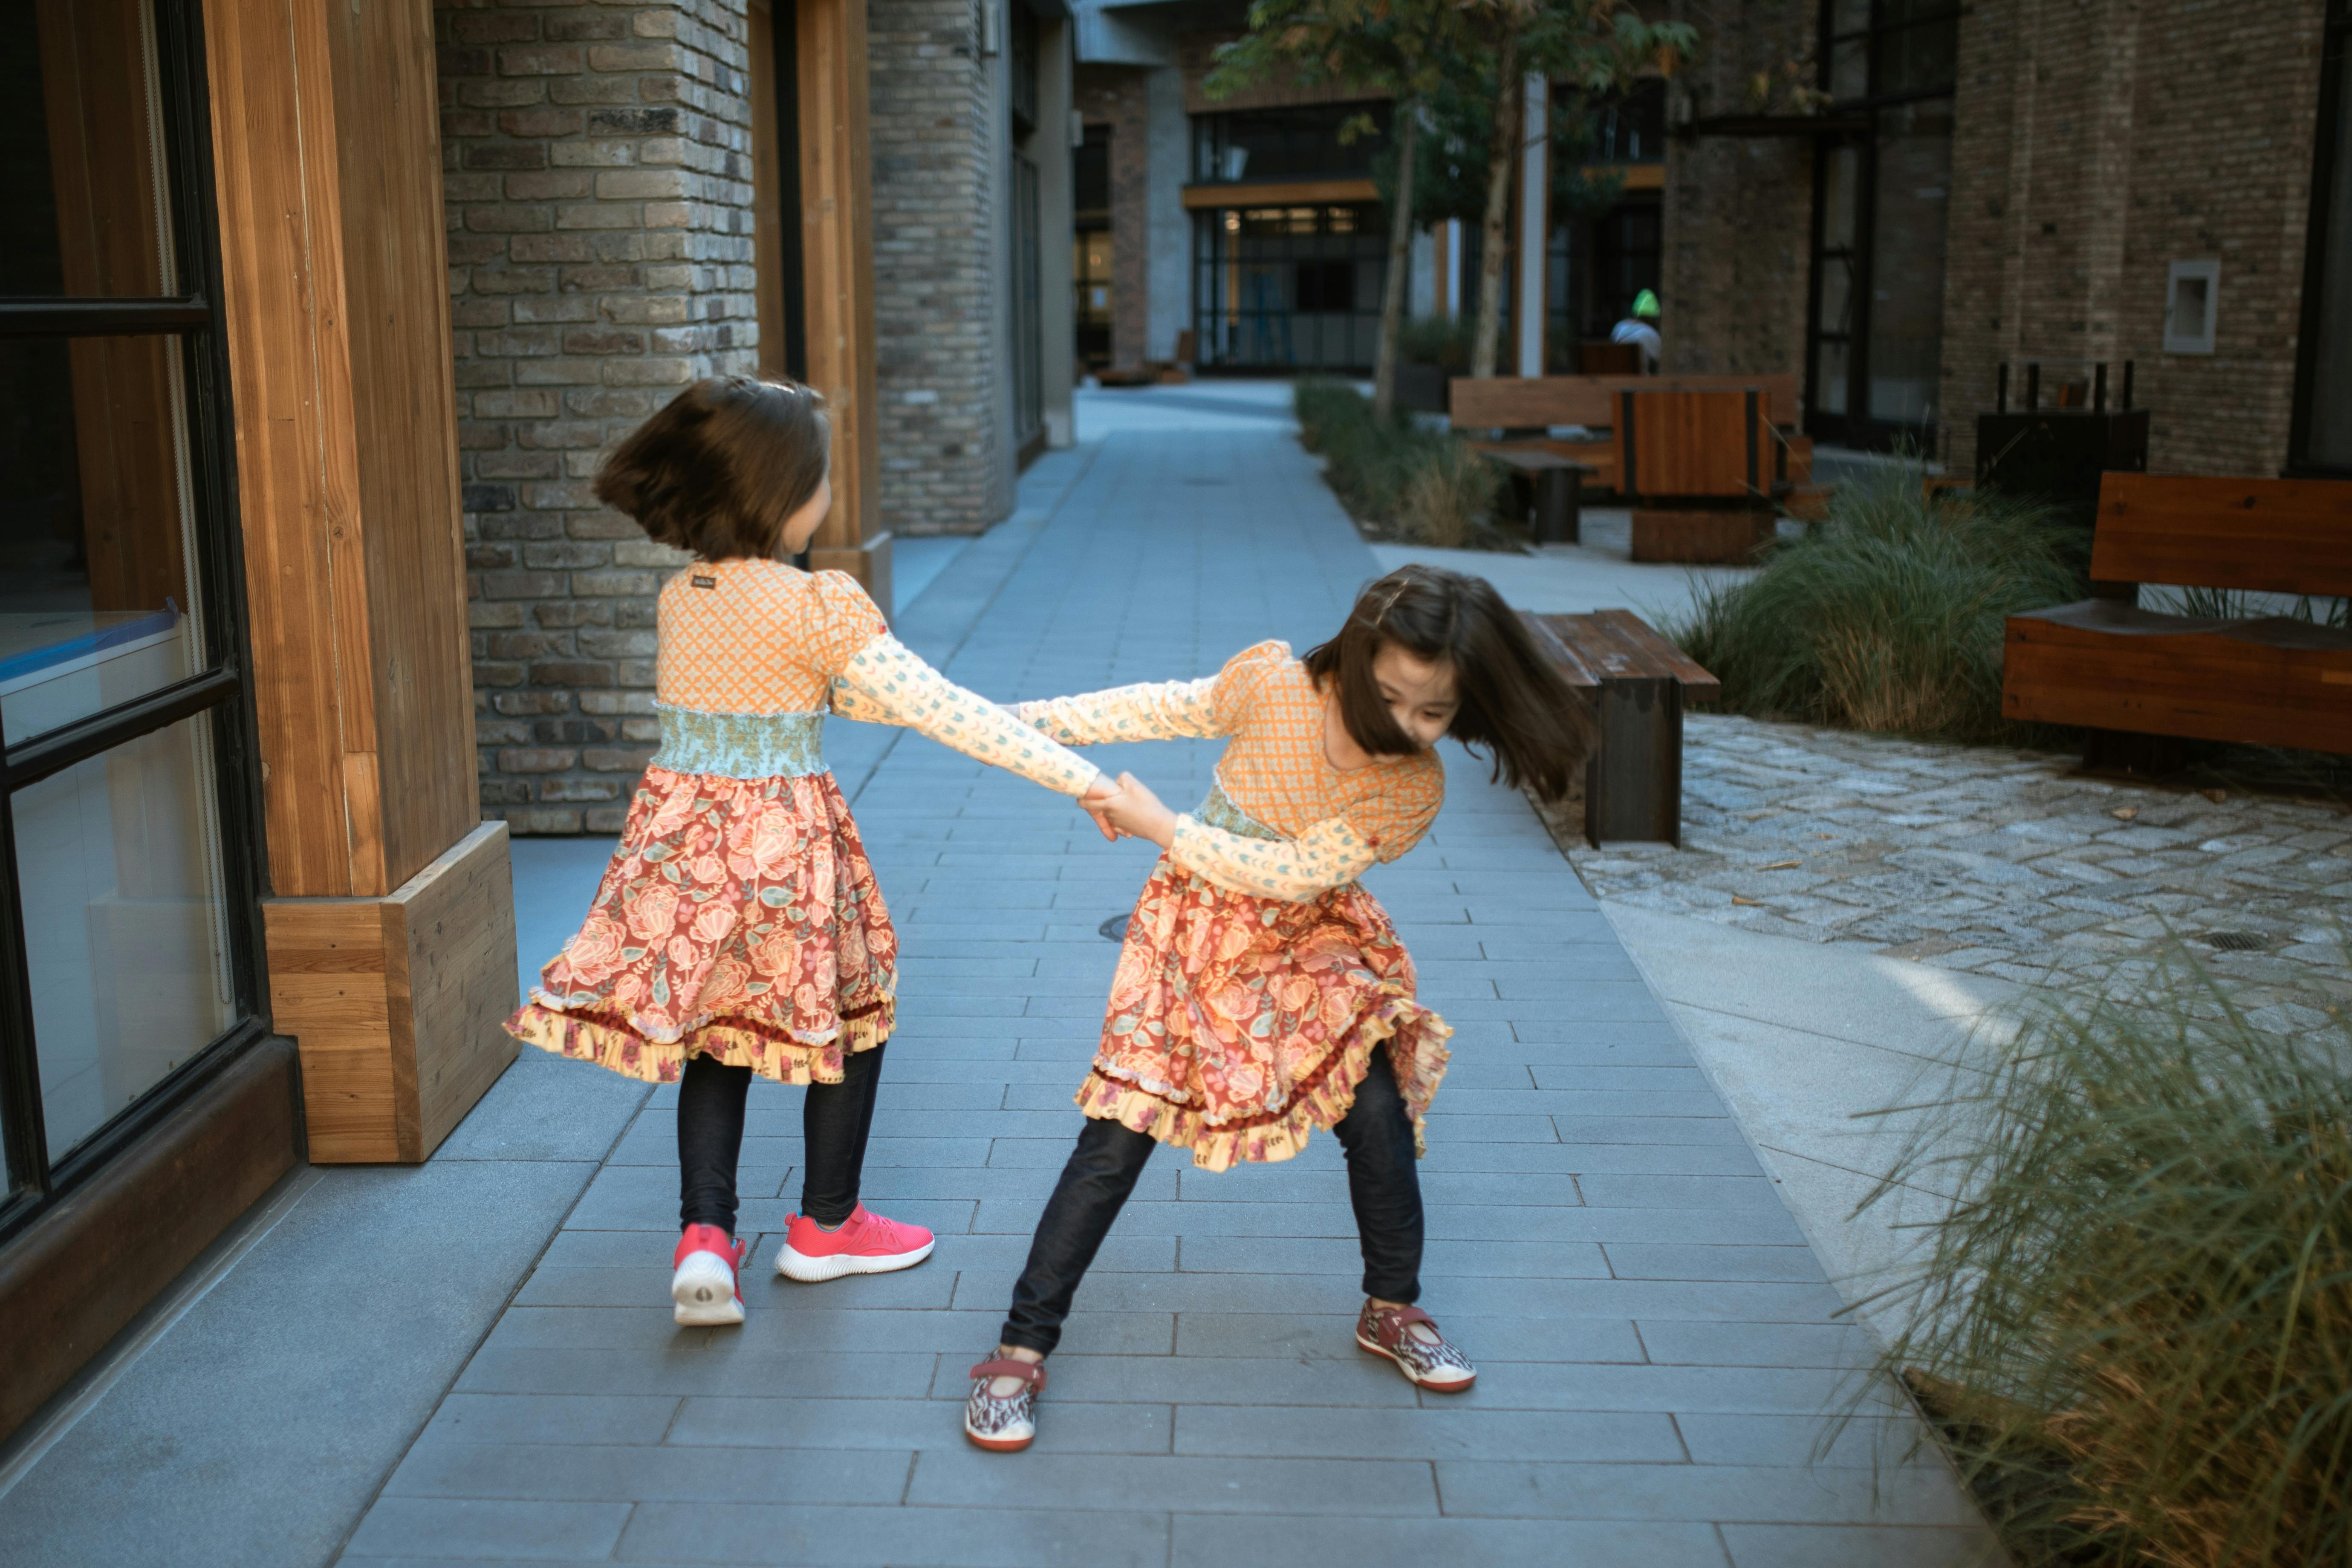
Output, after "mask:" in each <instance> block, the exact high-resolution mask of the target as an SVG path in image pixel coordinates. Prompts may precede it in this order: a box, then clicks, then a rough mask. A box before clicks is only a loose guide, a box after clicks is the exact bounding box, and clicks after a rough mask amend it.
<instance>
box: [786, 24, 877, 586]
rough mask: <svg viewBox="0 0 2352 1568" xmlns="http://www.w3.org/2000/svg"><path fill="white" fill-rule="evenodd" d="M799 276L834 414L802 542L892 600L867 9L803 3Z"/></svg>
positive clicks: (817, 557) (819, 377) (818, 560)
mask: <svg viewBox="0 0 2352 1568" xmlns="http://www.w3.org/2000/svg"><path fill="white" fill-rule="evenodd" d="M793 25H794V26H795V28H796V29H797V31H796V35H795V37H796V39H797V43H798V56H799V61H800V81H799V83H798V84H797V85H798V88H799V99H800V132H801V159H800V174H801V223H802V227H801V274H802V278H803V289H804V299H805V301H806V307H805V308H806V314H807V321H808V379H809V384H811V385H813V386H814V387H815V388H816V389H817V390H818V391H819V392H821V393H823V394H824V397H825V402H826V403H827V404H828V405H830V407H831V411H832V416H833V511H832V513H831V514H830V515H829V516H827V517H826V519H825V520H824V523H822V524H821V525H820V526H819V527H818V529H817V534H816V538H815V540H814V542H813V543H812V545H811V546H810V549H809V565H810V566H811V568H813V569H814V570H816V571H826V570H834V571H842V572H846V573H848V574H850V575H851V576H853V577H856V579H857V580H858V581H859V582H861V583H863V584H866V592H867V593H869V594H871V595H874V601H875V603H877V604H878V605H881V606H882V607H883V609H884V610H886V611H887V610H888V609H889V608H890V607H891V605H890V535H889V534H888V532H887V531H885V530H884V529H883V528H882V527H881V518H880V510H879V506H878V497H879V495H880V489H881V474H882V468H881V454H880V452H879V451H878V450H877V447H876V444H875V435H876V426H875V410H874V396H875V394H874V211H873V201H874V195H873V191H874V187H873V184H872V181H871V179H870V178H869V176H868V174H867V170H866V139H867V132H866V7H865V5H864V4H863V3H862V0H801V3H800V4H799V5H796V6H795V7H793Z"/></svg>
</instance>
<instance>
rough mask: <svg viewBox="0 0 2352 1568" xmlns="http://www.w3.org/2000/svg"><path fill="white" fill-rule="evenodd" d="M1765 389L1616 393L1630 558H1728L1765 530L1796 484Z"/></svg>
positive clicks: (1739, 559) (1736, 558) (1737, 557)
mask: <svg viewBox="0 0 2352 1568" xmlns="http://www.w3.org/2000/svg"><path fill="white" fill-rule="evenodd" d="M1612 438H1613V439H1614V441H1615V443H1616V447H1617V489H1618V490H1619V491H1620V492H1621V493H1622V495H1624V496H1625V497H1626V499H1628V500H1631V501H1632V502H1633V508H1634V510H1633V559H1634V560H1636V561H1674V562H1685V563H1715V564H1735V563H1743V562H1746V561H1748V560H1751V559H1752V558H1753V557H1754V556H1755V554H1756V552H1757V550H1758V549H1759V547H1761V546H1762V545H1763V544H1765V543H1766V542H1768V541H1769V540H1770V539H1771V538H1772V534H1773V529H1774V519H1775V517H1776V515H1777V514H1776V512H1775V510H1774V508H1775V505H1776V503H1777V502H1778V501H1779V500H1780V499H1781V498H1783V497H1785V496H1787V495H1788V494H1789V493H1790V489H1792V488H1793V487H1792V486H1791V483H1790V479H1789V463H1788V456H1789V454H1788V448H1787V447H1785V446H1783V445H1782V444H1781V440H1780V433H1779V432H1778V431H1777V430H1776V429H1775V428H1774V426H1773V425H1772V420H1771V409H1770V401H1769V393H1767V392H1766V391H1765V390H1764V389H1763V388H1762V387H1759V386H1747V387H1741V388H1739V389H1738V390H1736V391H1700V392H1652V391H1649V390H1647V389H1643V390H1638V391H1636V390H1632V389H1628V390H1626V391H1622V392H1620V393H1619V394H1618V395H1617V416H1616V418H1615V420H1614V421H1613V432H1612Z"/></svg>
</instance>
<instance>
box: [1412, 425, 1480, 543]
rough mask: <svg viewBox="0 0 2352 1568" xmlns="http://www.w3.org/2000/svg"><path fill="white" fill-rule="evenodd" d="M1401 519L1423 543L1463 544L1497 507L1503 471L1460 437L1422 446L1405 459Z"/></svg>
mask: <svg viewBox="0 0 2352 1568" xmlns="http://www.w3.org/2000/svg"><path fill="white" fill-rule="evenodd" d="M1500 480H1501V476H1500V475H1499V474H1497V473H1496V471H1495V465H1494V464H1492V463H1490V462H1488V461H1487V460H1486V458H1482V457H1480V456H1479V455H1478V454H1477V453H1476V452H1475V451H1474V450H1472V449H1471V448H1470V447H1468V446H1466V445H1465V444H1464V443H1462V442H1460V441H1453V440H1448V441H1445V442H1444V443H1442V444H1438V445H1433V446H1429V447H1423V448H1421V449H1420V450H1418V451H1416V452H1414V453H1413V454H1412V456H1411V457H1410V458H1407V459H1406V461H1405V463H1404V465H1403V472H1402V481H1403V482H1402V487H1401V488H1400V489H1399V490H1398V492H1397V507H1396V513H1397V521H1398V522H1400V523H1401V524H1402V525H1403V526H1404V528H1405V529H1406V530H1407V531H1409V532H1411V533H1412V536H1413V537H1414V538H1415V539H1418V540H1419V541H1421V542H1422V543H1423V544H1427V545H1430V546H1433V548H1436V549H1440V550H1460V549H1463V548H1465V546H1467V545H1468V544H1469V543H1470V541H1471V536H1472V535H1473V534H1474V533H1475V532H1476V531H1477V530H1478V528H1479V526H1480V525H1481V524H1483V523H1485V522H1486V520H1487V518H1488V517H1489V516H1490V515H1491V514H1492V513H1493V511H1494V510H1495V492H1496V489H1499V488H1500Z"/></svg>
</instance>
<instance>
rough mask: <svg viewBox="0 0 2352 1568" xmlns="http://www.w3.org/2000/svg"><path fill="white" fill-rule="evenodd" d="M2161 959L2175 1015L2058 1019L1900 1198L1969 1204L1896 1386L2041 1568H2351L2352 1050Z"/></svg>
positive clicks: (1963, 1113) (1971, 1099)
mask: <svg viewBox="0 0 2352 1568" xmlns="http://www.w3.org/2000/svg"><path fill="white" fill-rule="evenodd" d="M2158 960H2159V961H2158V981H2157V984H2156V985H2155V987H2153V994H2156V995H2158V996H2159V997H2161V998H2163V999H2164V1000H2162V1001H2161V1002H2160V1003H2159V1004H2158V1005H2155V1006H2153V1007H2136V1006H2126V1005H2122V1004H2121V1003H2119V1002H2117V1001H2116V1000H2115V999H2114V998H2113V997H2112V996H2111V997H2110V998H2109V999H2107V1000H2104V1001H2100V1002H2096V1003H2087V1002H2081V1001H2077V1002H2074V1003H2073V1004H2057V1003H2053V1004H2051V1005H2047V1006H2045V1007H2044V1008H2043V1009H2042V1011H2040V1012H2038V1013H2036V1014H2034V1015H2032V1016H2030V1017H2029V1018H2028V1020H2027V1021H2026V1026H2025V1028H2024V1030H2023V1031H2022V1033H2021V1035H2020V1037H2019V1039H2018V1042H2017V1044H2016V1046H2015V1047H2012V1048H2011V1052H2010V1053H2009V1054H2008V1055H2007V1056H2006V1058H2005V1059H2002V1060H2000V1061H1999V1062H1997V1063H1994V1064H1992V1066H1991V1071H1990V1077H1989V1078H1984V1079H1978V1080H1975V1081H1976V1082H1977V1084H1978V1087H1976V1088H1973V1089H1970V1090H1969V1092H1966V1093H1963V1094H1958V1095H1955V1096H1953V1097H1952V1098H1951V1099H1949V1100H1948V1101H1947V1102H1946V1103H1944V1104H1943V1105H1941V1106H1938V1107H1936V1108H1934V1111H1933V1113H1932V1115H1931V1117H1930V1119H1929V1126H1928V1130H1927V1131H1926V1132H1924V1133H1923V1134H1922V1142H1920V1143H1919V1144H1917V1145H1916V1146H1915V1147H1917V1148H1920V1149H1923V1150H1924V1149H1927V1148H1928V1147H1930V1145H1931V1143H1932V1144H1933V1145H1935V1146H1937V1147H1940V1148H1941V1149H1942V1150H1943V1151H1944V1152H1940V1153H1935V1154H1927V1153H1916V1154H1914V1155H1913V1156H1911V1157H1909V1158H1908V1159H1906V1162H1905V1163H1904V1167H1903V1168H1902V1169H1898V1171H1897V1172H1895V1173H1894V1174H1893V1175H1891V1176H1890V1177H1889V1178H1888V1180H1887V1183H1886V1184H1885V1185H1884V1186H1883V1187H1882V1189H1881V1193H1882V1194H1884V1193H1885V1192H1887V1191H1891V1190H1892V1189H1893V1187H1894V1185H1895V1184H1897V1183H1909V1184H1913V1185H1921V1184H1932V1185H1933V1186H1935V1187H1937V1188H1938V1189H1940V1190H1945V1191H1954V1192H1958V1193H1961V1194H1965V1196H1964V1199H1963V1201H1961V1202H1960V1203H1958V1205H1955V1206H1954V1208H1953V1209H1952V1211H1951V1213H1950V1215H1949V1216H1948V1218H1946V1219H1944V1220H1943V1221H1941V1222H1940V1223H1939V1224H1938V1225H1937V1226H1936V1227H1935V1229H1934V1232H1933V1242H1934V1245H1933V1247H1932V1249H1931V1250H1930V1251H1929V1252H1928V1254H1927V1262H1926V1263H1925V1264H1924V1266H1923V1272H1922V1274H1921V1276H1920V1277H1919V1278H1918V1279H1917V1280H1916V1281H1915V1282H1914V1283H1911V1284H1909V1285H1906V1286H1905V1287H1903V1288H1902V1289H1899V1290H1898V1291H1896V1292H1894V1293H1893V1295H1894V1297H1895V1300H1897V1301H1898V1302H1899V1303H1900V1306H1901V1309H1902V1310H1901V1311H1900V1313H1899V1314H1898V1315H1900V1316H1903V1317H1905V1318H1907V1319H1908V1321H1910V1322H1911V1324H1912V1326H1911V1327H1910V1328H1909V1329H1908V1330H1907V1331H1904V1332H1903V1333H1902V1334H1900V1335H1899V1336H1898V1338H1897V1339H1896V1341H1895V1343H1894V1344H1893V1345H1892V1346H1891V1347H1890V1349H1889V1350H1888V1352H1887V1353H1886V1355H1885V1360H1884V1363H1883V1365H1884V1369H1885V1370H1886V1371H1888V1372H1891V1373H1898V1374H1902V1375H1906V1376H1907V1377H1908V1378H1909V1380H1910V1381H1911V1383H1912V1385H1913V1387H1914V1388H1916V1389H1917V1390H1919V1391H1920V1392H1921V1394H1922V1395H1923V1397H1924V1398H1925V1399H1926V1401H1927V1403H1928V1405H1930V1408H1931V1409H1933V1410H1935V1411H1936V1412H1937V1415H1939V1417H1940V1419H1941V1420H1942V1422H1943V1425H1944V1426H1945V1428H1946V1431H1947V1433H1948V1436H1951V1438H1952V1440H1953V1443H1954V1447H1955V1448H1956V1451H1957V1458H1958V1459H1959V1461H1960V1464H1961V1467H1962V1469H1963V1471H1964V1472H1965V1473H1966V1474H1967V1475H1968V1477H1969V1479H1970V1481H1971V1483H1972V1484H1974V1485H1975V1486H1976V1488H1977V1489H1978V1492H1979V1497H1981V1498H1983V1499H1984V1500H1986V1501H1987V1503H1988V1505H1989V1507H1990V1510H1991V1511H1992V1512H1993V1513H1994V1515H1995V1517H1996V1519H1997V1521H1999V1522H2000V1524H2001V1526H2002V1528H2003V1530H2004V1531H2005V1532H2006V1533H2007V1534H2008V1535H2009V1536H2010V1538H2011V1547H2012V1549H2013V1550H2014V1551H2015V1552H2016V1555H2017V1558H2018V1560H2019V1561H2020V1562H2021V1563H2053V1562H2063V1563H2070V1564H2071V1563H2086V1564H2088V1563H2097V1564H2109V1563H2112V1564H2118V1565H2121V1564H2132V1565H2134V1568H2145V1565H2148V1564H2162V1565H2164V1568H2221V1565H2223V1564H2245V1565H2247V1568H2252V1565H2255V1564H2277V1565H2280V1568H2294V1565H2302V1564H2310V1565H2317V1564H2322V1563H2345V1562H2347V1561H2352V1024H2347V1021H2346V1020H2345V1019H2344V1018H2343V1017H2341V1016H2339V1017H2338V1018H2337V1019H2336V1024H2335V1025H2334V1026H2333V1027H2330V1028H2325V1029H2320V1030H2315V1031H2313V1032H2311V1033H2309V1034H2306V1035H2305V1036H2303V1037H2294V1038H2290V1037H2282V1036H2278V1035H2272V1034H2267V1033H2264V1032H2263V1031H2261V1030H2259V1029H2256V1028H2253V1027H2252V1026H2250V1025H2249V1024H2248V1023H2247V1022H2246V1021H2245V1019H2244V1018H2243V1017H2242V1016H2240V1014H2239V1013H2238V1012H2237V1010H2236V1009H2235V1007H2234V1006H2233V1005H2231V1002H2230V1000H2229V998H2228V996H2227V995H2226V994H2224V993H2223V991H2222V990H2221V987H2220V986H2219V985H2217V984H2215V982H2214V981H2213V979H2212V977H2211V976H2210V974H2209V973H2207V972H2206V971H2204V970H2203V969H2202V968H2201V967H2200V965H2199V964H2198V963H2197V962H2196V961H2195V960H2194V959H2193V958H2192V957H2190V956H2189V955H2188V953H2187V952H2186V951H2185V950H2184V949H2181V948H2179V946H2178V945H2174V946H2172V947H2170V948H2168V949H2167V950H2165V951H2164V952H2161V953H2160V954H2159V955H2158ZM2143 987H2144V991H2143V994H2147V989H2146V987H2145V983H2143ZM1929 1167H1932V1169H1929ZM1923 1178H1925V1179H1924V1181H1923ZM1873 1201H1875V1197H1874V1200H1873ZM1882 1300H1884V1299H1882Z"/></svg>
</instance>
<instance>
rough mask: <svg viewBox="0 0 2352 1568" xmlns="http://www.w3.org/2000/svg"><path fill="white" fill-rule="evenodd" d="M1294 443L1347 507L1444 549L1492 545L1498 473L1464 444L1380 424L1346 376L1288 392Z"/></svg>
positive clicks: (1406, 423) (1435, 433) (1411, 427)
mask: <svg viewBox="0 0 2352 1568" xmlns="http://www.w3.org/2000/svg"><path fill="white" fill-rule="evenodd" d="M1291 398H1292V406H1293V408H1294V409H1295V411H1296V412H1297V416H1298V435H1299V441H1300V444H1301V445H1303V446H1305V447H1306V448H1307V450H1308V451H1310V452H1319V453H1321V454H1322V456H1323V458H1324V465H1323V477H1324V479H1325V480H1326V481H1327V482H1328V484H1329V485H1330V487H1331V490H1332V493H1333V494H1334V495H1336V496H1338V497H1339V502H1340V504H1341V505H1342V506H1344V507H1346V508H1347V509H1348V511H1349V514H1350V515H1351V516H1353V517H1355V518H1357V519H1359V520H1360V521H1366V522H1368V523H1370V525H1371V526H1373V527H1374V528H1378V529H1383V530H1386V531H1391V532H1393V533H1395V534H1400V535H1402V536H1403V537H1404V538H1407V539H1410V540H1412V542H1415V543H1419V544H1426V545H1430V546H1433V547H1434V548H1438V549H1444V550H1462V549H1475V548H1480V547H1482V546H1485V547H1489V548H1491V547H1493V546H1495V545H1496V544H1497V543H1506V542H1504V541H1500V540H1498V539H1497V538H1496V535H1495V533H1494V531H1493V529H1492V519H1493V513H1494V506H1495V499H1496V495H1497V494H1498V493H1499V492H1500V490H1501V489H1502V476H1501V475H1500V474H1498V473H1497V472H1496V469H1495V466H1494V465H1493V464H1491V463H1489V462H1487V461H1486V459H1485V458H1481V457H1479V456H1478V454H1477V452H1476V451H1475V449H1474V448H1473V447H1470V446H1469V445H1468V444H1466V443H1465V442H1463V441H1460V440H1457V439H1456V438H1455V437H1453V436H1452V435H1450V434H1448V433H1447V432H1445V431H1444V430H1432V429H1427V428H1424V427H1423V426H1418V425H1416V424H1414V423H1413V422H1412V420H1411V419H1410V418H1399V419H1397V420H1395V421H1394V422H1393V423H1391V424H1390V425H1388V426H1385V427H1383V426H1381V425H1380V424H1379V423H1377V422H1376V421H1375V420H1374V419H1373V418H1372V403H1371V399H1370V398H1369V397H1366V396H1364V395H1363V394H1361V393H1360V392H1358V391H1357V390H1356V389H1355V388H1354V387H1352V386H1350V385H1349V384H1346V383H1345V382H1338V381H1322V380H1307V381H1301V382H1300V383H1298V384H1297V387H1296V388H1294V389H1293V391H1292V393H1291Z"/></svg>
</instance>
